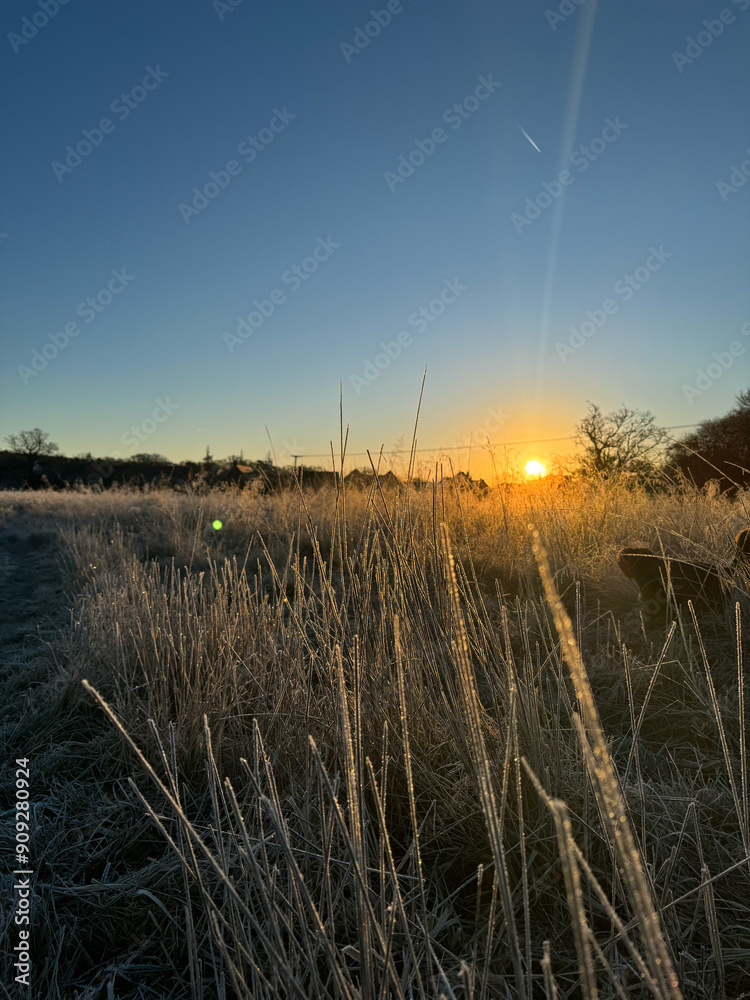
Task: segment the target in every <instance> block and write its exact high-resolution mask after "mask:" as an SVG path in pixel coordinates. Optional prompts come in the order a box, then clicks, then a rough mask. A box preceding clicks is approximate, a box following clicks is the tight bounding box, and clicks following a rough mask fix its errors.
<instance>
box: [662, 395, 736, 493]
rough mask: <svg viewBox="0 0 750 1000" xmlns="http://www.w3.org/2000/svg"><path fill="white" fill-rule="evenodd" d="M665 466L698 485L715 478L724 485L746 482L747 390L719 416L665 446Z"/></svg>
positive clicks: (705, 421)
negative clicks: (667, 462) (666, 458)
mask: <svg viewBox="0 0 750 1000" xmlns="http://www.w3.org/2000/svg"><path fill="white" fill-rule="evenodd" d="M668 460H669V465H670V467H671V468H672V469H673V470H679V471H680V472H681V473H682V474H683V475H685V476H687V477H688V479H690V480H692V481H693V482H694V483H696V484H697V485H698V486H703V485H704V484H705V483H707V482H708V481H709V479H719V481H720V483H721V484H722V485H723V486H724V487H729V486H732V485H746V484H748V483H750V389H745V390H743V391H742V392H741V393H740V394H739V395H738V396H737V399H736V400H735V405H734V407H733V409H732V410H730V411H729V413H727V414H726V415H725V416H723V417H716V418H715V419H713V420H704V422H703V423H702V424H700V425H699V426H698V427H697V428H696V429H695V430H694V431H691V432H690V433H689V434H686V435H685V437H683V438H681V439H680V440H679V441H674V442H673V443H672V444H671V445H670V446H669V449H668Z"/></svg>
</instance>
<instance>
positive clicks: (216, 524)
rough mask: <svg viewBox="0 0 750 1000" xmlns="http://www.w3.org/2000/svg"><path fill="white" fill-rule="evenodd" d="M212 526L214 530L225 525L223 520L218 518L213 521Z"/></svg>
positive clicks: (219, 529)
mask: <svg viewBox="0 0 750 1000" xmlns="http://www.w3.org/2000/svg"><path fill="white" fill-rule="evenodd" d="M211 527H212V528H213V529H214V531H221V529H222V528H223V527H224V525H223V524H222V523H221V521H219V520H216V521H214V522H213V523H212V525H211Z"/></svg>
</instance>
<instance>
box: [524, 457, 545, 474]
mask: <svg viewBox="0 0 750 1000" xmlns="http://www.w3.org/2000/svg"><path fill="white" fill-rule="evenodd" d="M523 471H524V472H525V473H526V475H527V476H539V477H540V478H541V477H542V476H546V475H547V469H546V468H545V466H543V465H542V463H541V462H537V460H536V459H535V458H532V459H531V461H530V462H527V463H526V465H525V466H524V467H523Z"/></svg>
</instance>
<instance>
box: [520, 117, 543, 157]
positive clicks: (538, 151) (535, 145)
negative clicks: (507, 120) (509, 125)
mask: <svg viewBox="0 0 750 1000" xmlns="http://www.w3.org/2000/svg"><path fill="white" fill-rule="evenodd" d="M516 125H518V122H516ZM518 127H519V128H521V126H520V125H518ZM521 131H522V132H523V134H524V135H525V136H526V138H527V139H528V140H529V142H530V143H531V145H532V146H533V147H534V149H535V150H536V151H537V153H541V149H540V148H539V147H538V146H537V144H536V143H535V142H534V140H533V139H532V138H531V136H530V135H529V133H528V132H527V131H526V129H525V128H521Z"/></svg>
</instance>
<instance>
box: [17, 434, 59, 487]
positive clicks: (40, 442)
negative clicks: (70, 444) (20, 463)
mask: <svg viewBox="0 0 750 1000" xmlns="http://www.w3.org/2000/svg"><path fill="white" fill-rule="evenodd" d="M5 440H6V441H7V442H8V447H9V448H10V450H11V451H14V452H15V453H16V454H17V455H23V456H24V457H25V458H26V461H27V462H28V465H29V474H30V475H33V472H34V465H35V464H36V463H37V462H38V461H39V459H40V458H48V457H49V456H50V455H54V454H56V452H58V451H59V450H60V449H59V447H58V446H57V445H56V444H55V442H54V441H50V439H49V434H48V433H47V432H46V431H43V430H40V428H39V427H35V428H34V429H33V430H31V431H20V432H19V433H18V434H8V435H7V437H6V438H5Z"/></svg>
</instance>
